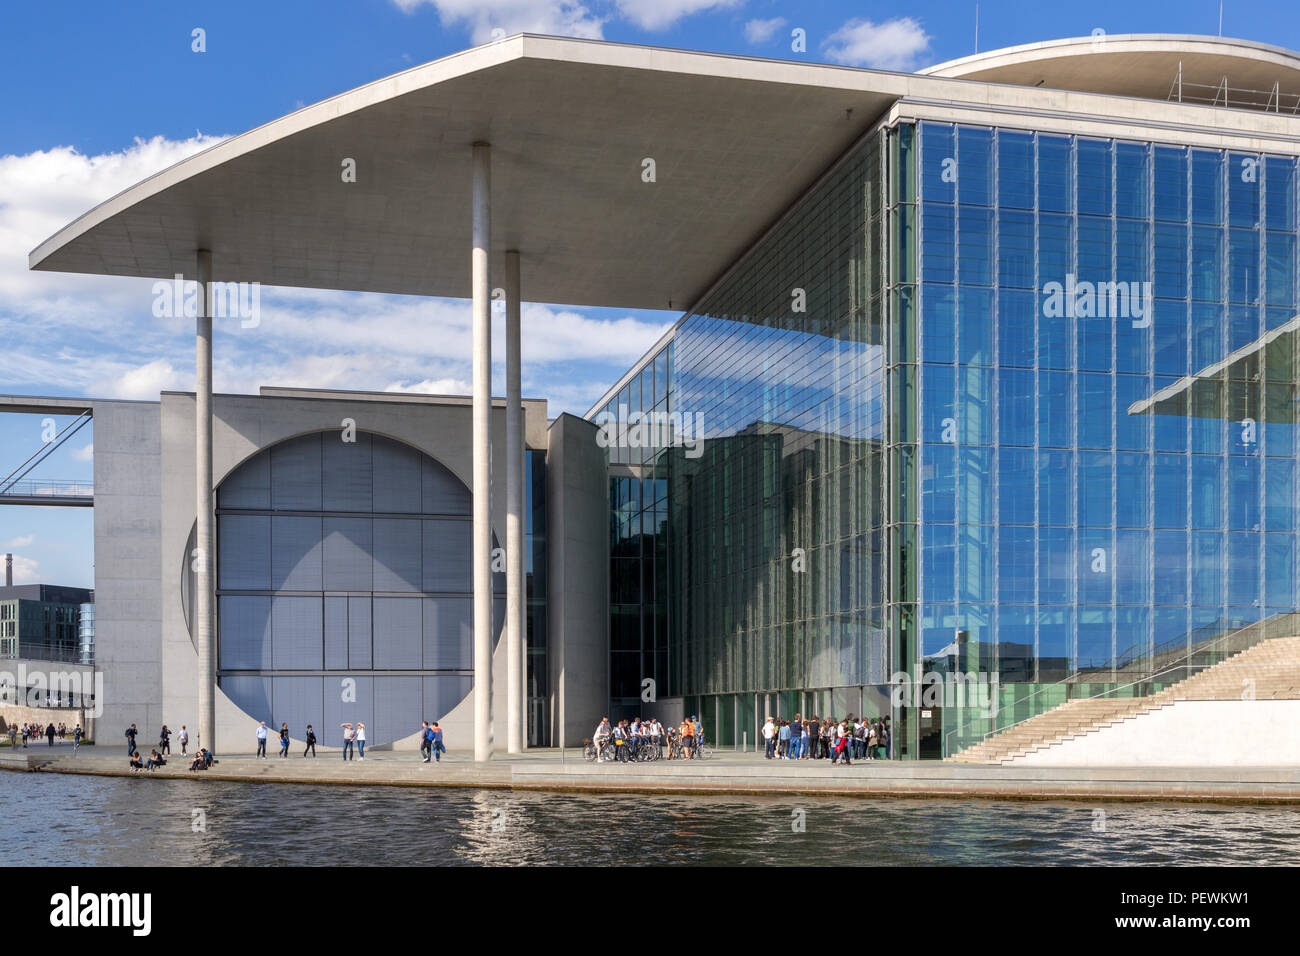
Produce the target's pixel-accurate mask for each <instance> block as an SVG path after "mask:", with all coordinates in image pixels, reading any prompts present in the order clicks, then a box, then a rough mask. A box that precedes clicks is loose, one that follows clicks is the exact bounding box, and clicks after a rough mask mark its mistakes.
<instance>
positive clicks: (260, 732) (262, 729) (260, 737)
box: [257, 720, 266, 760]
mask: <svg viewBox="0 0 1300 956" xmlns="http://www.w3.org/2000/svg"><path fill="white" fill-rule="evenodd" d="M257 756H258V757H259V758H261V759H262V760H265V759H266V721H265V720H264V721H262V722H261V723H260V724H258V726H257Z"/></svg>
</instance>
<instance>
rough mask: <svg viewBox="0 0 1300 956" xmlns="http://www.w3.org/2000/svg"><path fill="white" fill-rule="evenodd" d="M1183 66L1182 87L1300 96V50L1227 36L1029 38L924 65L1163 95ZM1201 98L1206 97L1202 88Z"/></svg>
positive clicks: (1013, 80) (984, 76) (1025, 82)
mask: <svg viewBox="0 0 1300 956" xmlns="http://www.w3.org/2000/svg"><path fill="white" fill-rule="evenodd" d="M1179 64H1181V65H1182V70H1183V82H1184V84H1188V85H1190V84H1193V83H1195V84H1200V85H1203V86H1217V85H1218V84H1219V83H1220V82H1221V81H1222V80H1223V78H1224V77H1227V79H1228V86H1229V87H1231V88H1232V89H1234V90H1259V91H1263V92H1265V93H1267V92H1268V91H1271V90H1272V89H1273V84H1274V83H1277V84H1278V86H1279V90H1280V92H1281V93H1282V94H1283V95H1284V96H1285V94H1287V93H1290V94H1291V95H1292V97H1293V99H1292V100H1291V103H1292V104H1294V103H1295V99H1294V97H1295V96H1297V95H1300V53H1296V52H1295V51H1294V50H1288V49H1285V48H1284V47H1279V46H1270V45H1268V44H1265V43H1255V42H1252V41H1249V40H1238V39H1234V38H1228V37H1210V36H1187V35H1177V34H1122V35H1120V34H1117V35H1115V36H1110V35H1105V34H1103V35H1099V36H1087V37H1072V38H1070V39H1065V40H1050V41H1047V42H1043V43H1026V44H1024V45H1022V46H1013V47H1006V48H1004V49H1001V50H991V51H989V52H987V53H977V54H975V55H973V56H966V57H962V58H960V59H957V60H949V61H948V62H946V63H940V64H938V65H937V66H932V67H929V68H928V69H926V70H922V71H921V72H922V74H923V75H925V76H944V77H952V78H958V77H960V78H962V79H968V80H982V81H984V82H986V83H1007V84H1011V85H1015V86H1030V87H1039V86H1043V87H1047V88H1049V89H1058V90H1078V91H1081V92H1087V93H1105V94H1108V95H1112V96H1134V97H1140V98H1142V99H1155V100H1164V99H1168V98H1169V96H1170V91H1171V89H1174V87H1175V83H1176V80H1177V78H1178V68H1179ZM1197 94H1198V95H1202V94H1205V95H1212V93H1210V94H1206V91H1204V90H1200V89H1198V90H1197Z"/></svg>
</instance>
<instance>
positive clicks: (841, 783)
mask: <svg viewBox="0 0 1300 956" xmlns="http://www.w3.org/2000/svg"><path fill="white" fill-rule="evenodd" d="M42 751H44V752H42ZM188 765H189V760H188V758H185V757H182V756H181V755H180V754H179V753H177V754H173V755H172V758H171V759H170V760H169V761H168V764H167V766H166V767H164V768H163V769H161V770H157V771H153V772H143V771H132V770H130V769H129V768H127V766H126V750H125V748H124V747H114V748H107V747H83V748H81V750H80V751H78V752H77V753H76V754H73V753H71V752H70V748H60V747H55V748H48V747H45V748H39V749H34V748H29V749H28V751H26V752H24V751H23V750H22V748H21V747H20V748H19V749H18V752H17V753H16V754H11V753H9V752H8V748H4V749H3V751H0V769H9V770H38V771H40V772H42V773H81V774H95V775H105V776H134V777H149V778H151V779H152V778H158V777H162V778H175V777H182V778H186V779H190V780H195V781H202V780H229V781H239V782H258V783H272V782H275V783H306V784H345V785H367V784H369V785H389V786H416V787H438V786H451V787H488V788H496V787H499V788H506V789H525V790H562V791H581V792H642V793H702V794H767V795H790V794H821V795H825V796H837V797H843V796H857V797H881V796H897V797H990V798H998V799H1025V800H1053V799H1086V800H1180V801H1182V800H1186V801H1221V802H1232V803H1290V804H1300V768H1294V767H1291V768H1274V769H1269V768H1263V769H1254V770H1252V769H1242V768H1212V767H1189V768H1163V767H1162V768H1151V769H1132V768H1116V769H1104V768H1103V769H1098V768H1087V769H1084V768H1055V767H1053V768H1046V767H993V766H979V765H969V764H946V763H936V762H924V763H922V762H915V761H881V760H871V761H857V762H855V763H854V764H853V765H852V766H849V767H845V766H834V765H832V764H830V762H829V761H825V760H818V761H799V762H790V761H783V760H771V761H769V760H765V759H764V758H763V757H762V756H761V755H759V754H738V753H734V752H724V753H719V754H717V755H716V756H714V757H713V758H712V759H710V760H706V761H671V762H669V761H657V762H654V763H641V764H609V763H606V764H601V765H595V764H588V763H586V762H585V761H583V760H582V759H581V757H580V756H579V754H578V753H577V751H574V750H568V751H566V752H565V753H563V754H561V753H560V751H558V750H552V749H541V750H530V751H528V752H527V753H525V754H521V755H518V756H515V757H507V756H506V755H505V754H499V755H498V756H497V757H496V758H495V759H493V760H492V761H490V762H488V763H485V764H476V763H474V761H473V760H471V759H470V758H469V756H468V755H467V754H464V753H455V752H452V753H450V754H447V755H444V757H443V759H442V762H441V763H429V764H426V763H424V762H423V761H422V760H421V758H420V756H419V755H418V754H416V753H411V752H400V753H394V752H391V751H376V750H371V751H369V755H368V756H367V757H366V759H365V760H351V761H346V762H345V761H343V760H342V759H341V757H340V755H339V753H338V752H337V751H335V752H333V753H322V754H321V755H320V756H319V757H317V758H315V759H313V758H310V757H308V758H304V757H302V755H301V753H298V752H291V756H290V757H288V758H280V757H277V756H271V757H268V758H267V759H264V760H259V759H256V758H254V757H252V756H251V755H248V754H236V755H234V756H224V757H221V758H220V761H219V762H218V764H217V765H216V766H215V767H213V768H212V769H211V770H208V771H206V772H203V773H191V772H189V771H188V770H186V767H187V766H188Z"/></svg>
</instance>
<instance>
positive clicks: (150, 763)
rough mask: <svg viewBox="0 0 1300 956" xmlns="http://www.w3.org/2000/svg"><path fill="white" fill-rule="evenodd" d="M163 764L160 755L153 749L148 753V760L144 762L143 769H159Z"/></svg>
mask: <svg viewBox="0 0 1300 956" xmlns="http://www.w3.org/2000/svg"><path fill="white" fill-rule="evenodd" d="M164 763H165V761H164V760H163V758H162V754H160V753H158V750H157V749H156V748H155V749H153V750H150V751H149V759H148V760H146V761H145V762H144V769H145V770H153V769H155V768H157V767H161V766H162V765H163V764H164Z"/></svg>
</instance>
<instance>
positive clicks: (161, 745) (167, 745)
mask: <svg viewBox="0 0 1300 956" xmlns="http://www.w3.org/2000/svg"><path fill="white" fill-rule="evenodd" d="M171 752H172V732H171V731H170V730H168V729H167V725H166V724H163V726H162V730H160V731H159V732H158V756H160V757H161V756H162V755H163V754H167V755H168V756H170V755H171Z"/></svg>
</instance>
